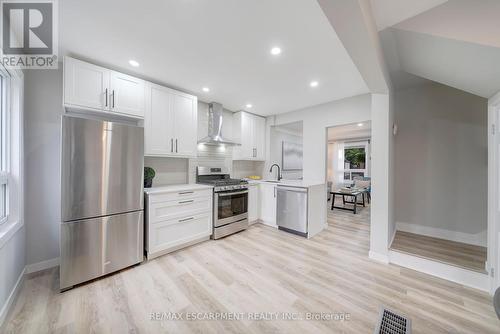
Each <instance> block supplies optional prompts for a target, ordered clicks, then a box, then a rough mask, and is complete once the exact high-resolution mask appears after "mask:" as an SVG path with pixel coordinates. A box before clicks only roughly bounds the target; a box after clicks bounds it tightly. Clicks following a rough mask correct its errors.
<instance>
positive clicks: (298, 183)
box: [248, 179, 326, 188]
mask: <svg viewBox="0 0 500 334" xmlns="http://www.w3.org/2000/svg"><path fill="white" fill-rule="evenodd" d="M266 181H274V182H266ZM248 183H249V184H271V185H277V186H284V187H299V188H309V187H312V186H317V185H322V184H326V183H325V182H308V181H305V180H283V179H282V180H280V181H279V182H276V181H275V180H248Z"/></svg>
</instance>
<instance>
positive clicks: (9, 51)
mask: <svg viewBox="0 0 500 334" xmlns="http://www.w3.org/2000/svg"><path fill="white" fill-rule="evenodd" d="M56 7H57V2H56V0H45V1H41V0H40V1H33V0H32V1H30V2H26V1H19V0H2V1H1V12H2V13H1V14H2V15H1V19H2V24H1V29H2V53H3V54H2V58H1V63H2V64H3V65H4V66H5V67H11V68H12V67H14V68H21V69H28V68H38V69H40V68H57V54H56V53H57V39H56V38H57V34H56V28H57V25H56V21H57V11H56Z"/></svg>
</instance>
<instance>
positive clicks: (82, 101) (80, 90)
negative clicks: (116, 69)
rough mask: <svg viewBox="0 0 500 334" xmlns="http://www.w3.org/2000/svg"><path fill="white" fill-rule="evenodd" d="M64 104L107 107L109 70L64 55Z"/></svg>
mask: <svg viewBox="0 0 500 334" xmlns="http://www.w3.org/2000/svg"><path fill="white" fill-rule="evenodd" d="M64 104H65V105H69V106H74V107H83V108H91V109H96V110H105V109H107V108H108V107H109V71H108V70H107V69H105V68H103V67H99V66H96V65H92V64H89V63H86V62H83V61H80V60H76V59H73V58H69V57H66V58H65V59H64Z"/></svg>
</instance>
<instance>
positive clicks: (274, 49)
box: [271, 46, 281, 56]
mask: <svg viewBox="0 0 500 334" xmlns="http://www.w3.org/2000/svg"><path fill="white" fill-rule="evenodd" d="M280 53H281V48H279V47H277V46H275V47H274V48H272V49H271V54H272V55H273V56H277V55H279V54H280Z"/></svg>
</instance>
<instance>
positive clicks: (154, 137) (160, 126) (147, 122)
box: [144, 84, 174, 156]
mask: <svg viewBox="0 0 500 334" xmlns="http://www.w3.org/2000/svg"><path fill="white" fill-rule="evenodd" d="M146 92H147V93H146V113H145V115H144V142H145V155H158V156H161V155H170V154H173V152H174V115H173V113H172V112H171V109H172V108H171V105H172V94H171V93H170V89H168V88H165V87H162V86H158V85H154V84H148V85H147V87H146Z"/></svg>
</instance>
